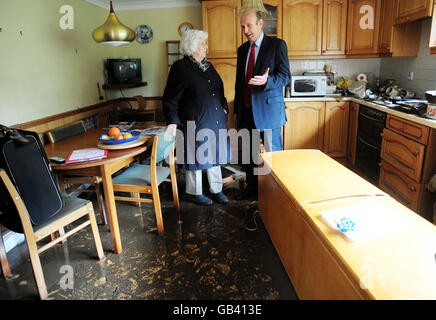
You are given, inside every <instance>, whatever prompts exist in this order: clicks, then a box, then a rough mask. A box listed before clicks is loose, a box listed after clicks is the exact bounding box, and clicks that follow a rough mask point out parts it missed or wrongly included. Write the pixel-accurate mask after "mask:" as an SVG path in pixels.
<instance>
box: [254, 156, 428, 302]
mask: <svg viewBox="0 0 436 320" xmlns="http://www.w3.org/2000/svg"><path fill="white" fill-rule="evenodd" d="M261 157H262V158H263V160H264V161H265V165H264V166H265V167H266V168H267V169H270V173H269V174H268V175H263V176H259V179H262V182H263V183H259V210H260V212H261V217H262V220H263V221H264V225H265V227H266V229H267V231H268V233H269V235H270V237H271V239H272V240H273V243H274V245H275V246H276V249H277V251H278V253H279V256H280V257H281V259H282V262H283V264H284V266H285V269H286V270H287V272H288V275H289V276H290V278H291V281H292V284H293V285H294V287H295V289H296V291H297V294H298V295H299V298H301V299H356V296H358V295H359V294H360V295H361V298H364V299H380V300H386V299H388V300H391V299H394V300H396V299H408V300H409V299H436V273H435V272H434V270H435V260H434V259H435V243H436V242H435V241H436V227H435V226H434V225H432V224H431V223H430V222H428V221H427V220H425V219H423V218H422V217H420V216H419V215H417V214H416V213H414V212H413V211H411V210H409V209H408V208H406V207H405V206H403V205H401V204H400V203H399V202H397V201H396V200H394V199H393V198H391V197H389V196H388V195H387V194H385V193H384V192H382V191H381V190H380V189H378V188H377V187H375V186H374V185H372V184H370V183H369V182H367V181H366V180H364V179H362V178H361V177H359V176H358V175H356V174H355V173H353V172H352V171H350V170H348V169H347V168H345V167H344V166H342V165H341V164H339V163H338V162H336V161H335V160H333V159H331V158H330V157H328V156H327V155H325V154H323V153H322V152H321V151H318V150H287V151H279V152H273V153H270V154H263V155H261ZM259 181H260V180H259ZM274 181H275V183H273V182H274ZM369 204H371V205H370V206H369ZM351 206H353V209H354V210H356V208H360V209H361V210H362V211H360V213H359V215H360V217H361V219H362V220H356V223H357V224H358V225H357V226H359V221H360V222H363V221H364V218H365V217H368V219H369V220H368V221H370V222H371V223H372V224H373V226H374V228H367V229H366V231H367V233H368V235H369V236H368V237H367V238H365V239H361V240H360V241H355V242H353V241H351V240H349V239H348V238H347V237H346V236H345V235H344V234H342V233H341V232H339V231H335V230H333V229H332V228H331V227H330V226H329V225H328V224H326V223H325V222H324V219H323V218H322V214H323V213H325V212H327V211H329V210H335V211H336V212H338V210H339V211H342V210H345V209H347V208H351ZM357 206H359V207H357ZM368 206H369V207H371V208H373V209H375V211H377V213H376V217H377V218H375V217H374V213H373V214H371V213H369V212H368V211H367V208H369V207H368ZM350 210H352V209H350ZM352 212H354V213H355V214H356V212H355V211H352ZM357 212H359V211H357ZM393 216H394V218H393ZM369 225H371V224H369ZM360 226H364V224H360ZM367 226H368V225H367ZM362 230H365V229H364V228H363V229H362ZM371 230H372V231H374V232H375V230H379V231H380V232H378V233H377V232H375V233H372V231H371ZM302 238H304V241H302V240H301V239H302ZM338 269H339V272H338ZM346 284H348V285H346ZM353 288H354V289H353ZM356 293H357V294H356Z"/></svg>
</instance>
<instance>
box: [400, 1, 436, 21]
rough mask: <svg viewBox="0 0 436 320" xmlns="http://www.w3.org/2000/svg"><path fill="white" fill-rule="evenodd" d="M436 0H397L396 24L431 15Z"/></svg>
mask: <svg viewBox="0 0 436 320" xmlns="http://www.w3.org/2000/svg"><path fill="white" fill-rule="evenodd" d="M433 3H434V0H397V5H396V10H395V13H396V14H395V22H394V23H395V24H399V23H406V22H410V21H414V20H419V19H423V18H427V17H431V15H432V13H433Z"/></svg>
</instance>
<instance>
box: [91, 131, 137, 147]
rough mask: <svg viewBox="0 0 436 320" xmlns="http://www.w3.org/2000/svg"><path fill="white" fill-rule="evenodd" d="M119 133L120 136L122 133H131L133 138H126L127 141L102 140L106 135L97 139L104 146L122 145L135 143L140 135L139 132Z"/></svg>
mask: <svg viewBox="0 0 436 320" xmlns="http://www.w3.org/2000/svg"><path fill="white" fill-rule="evenodd" d="M120 133H121V134H123V133H131V134H132V136H133V137H131V138H128V139H120V140H104V139H103V137H105V136H107V134H102V135H101V136H100V137H98V139H99V140H100V141H101V142H103V143H104V144H122V143H127V142H131V141H135V140H136V139H138V138H139V136H140V135H141V132H139V131H121V132H120Z"/></svg>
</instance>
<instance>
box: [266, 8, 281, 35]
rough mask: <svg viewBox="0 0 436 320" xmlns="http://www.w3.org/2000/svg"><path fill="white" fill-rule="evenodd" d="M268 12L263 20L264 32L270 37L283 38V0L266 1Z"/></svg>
mask: <svg viewBox="0 0 436 320" xmlns="http://www.w3.org/2000/svg"><path fill="white" fill-rule="evenodd" d="M263 5H264V7H265V9H266V10H267V11H268V14H267V15H265V17H264V19H263V31H264V32H265V34H266V35H268V36H270V37H277V38H280V39H281V38H282V0H264V1H263Z"/></svg>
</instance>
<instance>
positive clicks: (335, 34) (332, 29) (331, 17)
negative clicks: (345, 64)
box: [321, 0, 348, 55]
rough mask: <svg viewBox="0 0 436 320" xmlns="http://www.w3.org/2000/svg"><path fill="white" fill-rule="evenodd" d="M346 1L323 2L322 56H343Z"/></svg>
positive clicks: (331, 0) (345, 29)
mask: <svg viewBox="0 0 436 320" xmlns="http://www.w3.org/2000/svg"><path fill="white" fill-rule="evenodd" d="M347 9H348V0H324V4H323V31H322V51H321V53H322V55H344V54H345V41H346V33H347Z"/></svg>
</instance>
